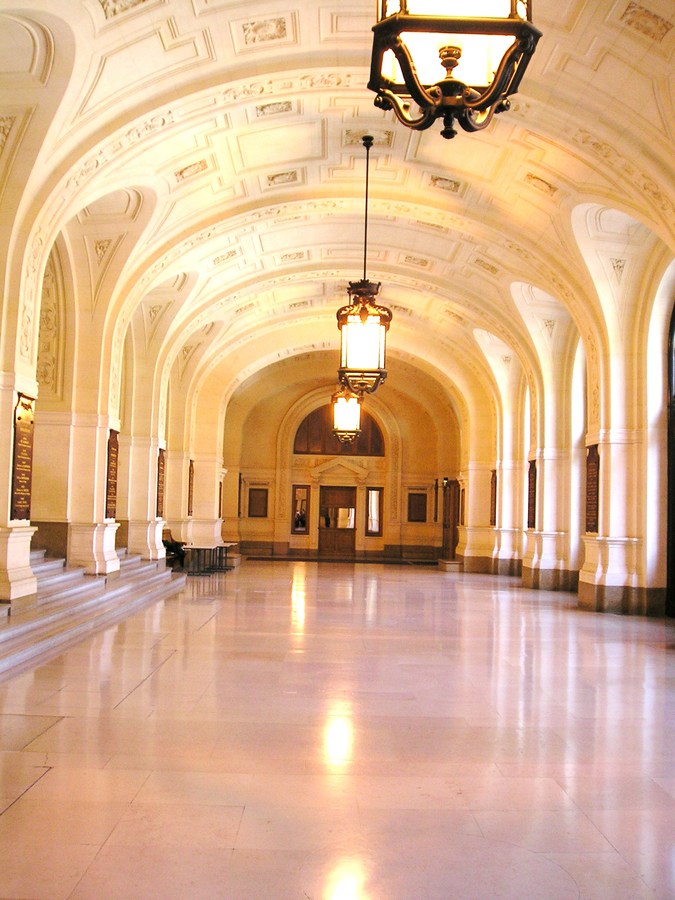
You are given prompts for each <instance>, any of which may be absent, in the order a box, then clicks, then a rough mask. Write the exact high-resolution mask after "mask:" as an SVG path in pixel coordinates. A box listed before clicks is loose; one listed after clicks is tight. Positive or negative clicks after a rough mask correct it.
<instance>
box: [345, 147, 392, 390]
mask: <svg viewBox="0 0 675 900" xmlns="http://www.w3.org/2000/svg"><path fill="white" fill-rule="evenodd" d="M372 145H373V138H372V136H371V135H369V134H366V135H364V136H363V146H364V147H365V148H366V212H365V228H364V240H363V278H362V279H361V280H360V281H350V282H349V288H348V290H347V292H348V294H349V303H348V304H347V305H346V306H341V307H340V309H338V311H337V323H338V328H339V329H340V368H339V369H338V379H339V381H340V384H343V385H345V387H347V388H348V389H349V390H350V391H351V392H352V393H354V394H359V395H361V396H363V394H372V392H373V391H375V390H377V387H378V385H380V384H382V382H383V381H384V380H385V378H386V377H387V370H386V368H385V365H386V344H387V331H388V330H389V325H390V323H391V318H392V313H391V310H390V309H387V307H386V306H380V305H379V304H378V303H376V302H375V301H376V298H377V295H378V293H379V291H380V283H379V282H378V283H377V284H375V282H373V281H368V279H367V277H366V256H367V248H368V173H369V163H370V148H371V147H372Z"/></svg>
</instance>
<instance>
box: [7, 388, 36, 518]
mask: <svg viewBox="0 0 675 900" xmlns="http://www.w3.org/2000/svg"><path fill="white" fill-rule="evenodd" d="M34 426H35V399H34V398H33V397H27V396H26V395H25V394H19V395H18V400H17V403H16V406H15V407H14V455H13V459H12V497H11V504H10V518H11V519H30V495H31V484H32V480H33V433H34Z"/></svg>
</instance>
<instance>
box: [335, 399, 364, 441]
mask: <svg viewBox="0 0 675 900" xmlns="http://www.w3.org/2000/svg"><path fill="white" fill-rule="evenodd" d="M360 428H361V404H360V403H359V398H358V397H357V396H356V395H354V394H352V395H338V396H337V397H336V398H335V402H334V404H333V429H334V430H335V431H354V432H357V431H359V430H360Z"/></svg>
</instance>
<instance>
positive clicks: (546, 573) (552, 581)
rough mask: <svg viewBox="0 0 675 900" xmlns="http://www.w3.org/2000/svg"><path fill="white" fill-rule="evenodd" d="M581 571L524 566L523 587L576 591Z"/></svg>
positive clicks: (541, 589)
mask: <svg viewBox="0 0 675 900" xmlns="http://www.w3.org/2000/svg"><path fill="white" fill-rule="evenodd" d="M578 580H579V573H578V572H573V571H570V570H569V569H533V568H531V567H530V566H528V565H525V564H524V565H523V567H522V581H523V587H526V588H533V589H534V590H538V591H574V590H575V589H576V586H577V583H578Z"/></svg>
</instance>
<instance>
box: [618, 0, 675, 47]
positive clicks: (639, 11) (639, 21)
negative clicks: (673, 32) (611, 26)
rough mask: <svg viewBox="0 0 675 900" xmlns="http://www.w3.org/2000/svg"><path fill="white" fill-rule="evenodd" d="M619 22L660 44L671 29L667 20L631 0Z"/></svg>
mask: <svg viewBox="0 0 675 900" xmlns="http://www.w3.org/2000/svg"><path fill="white" fill-rule="evenodd" d="M621 21H622V22H625V23H626V24H627V25H630V27H631V28H634V29H635V30H636V31H639V32H640V34H644V35H645V37H648V38H650V39H651V40H653V41H656V42H657V43H661V41H662V40H663V39H664V37H665V36H666V35H667V34H668V32H669V31H670V29H671V28H672V27H673V26H672V24H671V23H670V22H669V21H668V20H667V19H664V18H662V17H661V16H658V15H657V14H656V13H654V12H652V11H651V10H649V9H647V8H646V7H645V6H642V4H641V3H635V2H633V0H631V2H630V3H629V4H628V6H627V7H626V9H625V10H624V13H623V15H622V16H621Z"/></svg>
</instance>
